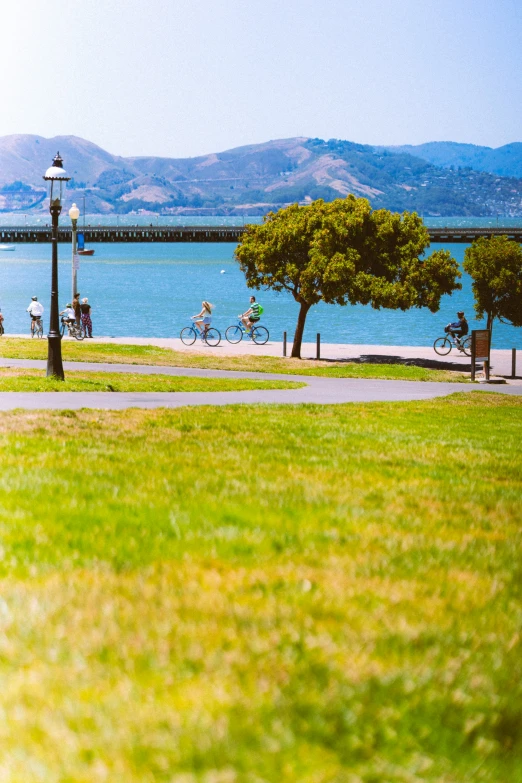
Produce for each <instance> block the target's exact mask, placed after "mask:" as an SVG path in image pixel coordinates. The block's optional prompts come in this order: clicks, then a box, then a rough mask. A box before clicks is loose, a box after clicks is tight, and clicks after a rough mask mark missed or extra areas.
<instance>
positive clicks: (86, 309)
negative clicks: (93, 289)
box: [80, 296, 92, 338]
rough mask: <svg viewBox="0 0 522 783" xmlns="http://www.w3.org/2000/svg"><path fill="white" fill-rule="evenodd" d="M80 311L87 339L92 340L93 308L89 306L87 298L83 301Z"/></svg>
mask: <svg viewBox="0 0 522 783" xmlns="http://www.w3.org/2000/svg"><path fill="white" fill-rule="evenodd" d="M80 310H81V314H82V329H83V333H84V335H85V337H91V338H92V321H91V310H92V308H91V306H90V304H89V300H88V299H87V297H86V296H84V298H83V299H82V303H81V305H80Z"/></svg>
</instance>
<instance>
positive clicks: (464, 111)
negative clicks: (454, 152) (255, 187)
mask: <svg viewBox="0 0 522 783" xmlns="http://www.w3.org/2000/svg"><path fill="white" fill-rule="evenodd" d="M0 19H1V21H2V25H1V26H2V46H1V47H0V69H1V71H0V72H1V73H2V74H3V77H4V78H3V79H2V99H1V103H2V108H1V110H0V135H6V134H10V133H37V134H40V135H42V136H54V135H62V134H74V135H77V136H82V137H84V138H86V139H89V140H90V141H93V142H95V143H97V144H99V145H100V146H102V147H104V148H105V149H107V150H109V151H110V152H112V153H115V154H120V155H165V156H174V157H185V156H192V155H199V154H204V153H206V152H213V151H220V150H224V149H227V148H230V147H235V146H240V145H243V144H252V143H256V142H262V141H267V140H269V139H276V138H284V137H289V136H319V137H321V138H325V139H328V138H332V137H336V138H341V139H348V140H351V141H357V142H361V143H369V144H418V143H422V142H425V141H434V140H439V141H440V140H452V141H460V142H470V143H474V144H486V145H488V146H493V147H497V146H500V145H502V144H506V143H508V142H511V141H522V47H521V45H520V41H521V39H522V0H395V1H394V0H357V2H356V1H355V0H322V2H320V1H319V0H313V1H312V0H277V1H276V0H227V2H224V1H223V0H214V2H210V0H147V1H145V0H83V2H82V0H77V2H71V0H69V2H64V1H63V0H61V1H60V2H58V0H45V2H44V0H25V2H21V3H16V4H15V3H7V0H6V1H5V2H4V3H2V11H1V14H0Z"/></svg>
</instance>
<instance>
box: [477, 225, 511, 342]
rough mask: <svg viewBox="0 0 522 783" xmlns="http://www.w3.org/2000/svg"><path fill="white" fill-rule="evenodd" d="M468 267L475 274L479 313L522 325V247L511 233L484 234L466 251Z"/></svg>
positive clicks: (490, 322)
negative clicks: (493, 235) (491, 235)
mask: <svg viewBox="0 0 522 783" xmlns="http://www.w3.org/2000/svg"><path fill="white" fill-rule="evenodd" d="M464 269H465V271H466V272H467V273H468V274H469V275H470V276H471V278H472V280H473V283H472V289H473V294H474V296H475V312H476V313H477V316H478V317H479V318H484V316H486V318H487V328H488V329H490V330H493V321H494V320H495V318H498V320H499V321H503V322H505V323H510V324H512V325H513V326H522V248H521V247H520V245H519V244H518V242H515V241H513V240H510V239H508V237H507V236H497V237H491V238H490V239H488V238H487V237H480V238H479V239H476V240H475V241H474V242H473V244H472V245H471V247H468V248H466V252H465V254H464Z"/></svg>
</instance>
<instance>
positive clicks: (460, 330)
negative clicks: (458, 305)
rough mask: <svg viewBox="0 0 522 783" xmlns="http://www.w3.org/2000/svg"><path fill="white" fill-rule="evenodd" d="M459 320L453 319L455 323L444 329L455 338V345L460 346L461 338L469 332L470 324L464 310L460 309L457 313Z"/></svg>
mask: <svg viewBox="0 0 522 783" xmlns="http://www.w3.org/2000/svg"><path fill="white" fill-rule="evenodd" d="M457 318H458V319H459V320H458V321H453V323H451V324H448V325H447V326H446V327H445V328H444V331H445V332H446V334H450V335H451V336H452V337H453V340H454V342H455V345H456V346H457V347H458V348H460V338H461V337H464V336H465V335H467V333H468V332H469V326H468V322H467V321H466V316H465V315H464V312H463V311H462V310H459V312H458V313H457Z"/></svg>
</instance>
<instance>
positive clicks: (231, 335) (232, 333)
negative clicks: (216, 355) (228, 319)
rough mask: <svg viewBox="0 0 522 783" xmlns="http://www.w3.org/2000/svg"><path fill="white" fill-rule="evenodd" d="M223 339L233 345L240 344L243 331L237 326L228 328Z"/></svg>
mask: <svg viewBox="0 0 522 783" xmlns="http://www.w3.org/2000/svg"><path fill="white" fill-rule="evenodd" d="M225 337H226V338H227V340H228V342H229V343H232V344H233V345H235V344H236V343H240V342H241V340H242V339H243V330H242V329H241V327H239V326H229V327H228V329H227V331H226V332H225Z"/></svg>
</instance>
